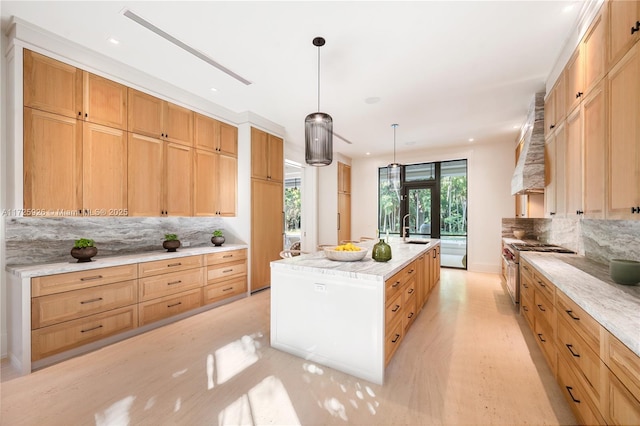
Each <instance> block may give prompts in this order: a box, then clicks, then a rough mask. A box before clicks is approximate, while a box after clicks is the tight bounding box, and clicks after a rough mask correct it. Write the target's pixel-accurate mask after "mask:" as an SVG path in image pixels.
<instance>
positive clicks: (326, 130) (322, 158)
mask: <svg viewBox="0 0 640 426" xmlns="http://www.w3.org/2000/svg"><path fill="white" fill-rule="evenodd" d="M324 42H325V41H324V38H322V37H316V38H314V39H313V45H314V46H316V47H317V48H318V112H314V113H311V114H309V115H307V118H306V119H305V120H304V139H305V150H304V154H305V161H306V162H307V164H309V165H311V166H328V165H329V164H331V161H333V119H332V118H331V116H330V115H329V114H326V113H324V112H320V47H322V46H324Z"/></svg>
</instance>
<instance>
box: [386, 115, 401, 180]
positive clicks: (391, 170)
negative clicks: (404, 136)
mask: <svg viewBox="0 0 640 426" xmlns="http://www.w3.org/2000/svg"><path fill="white" fill-rule="evenodd" d="M391 127H393V163H391V164H389V165H388V166H387V179H388V180H389V184H391V185H392V186H393V187H394V188H399V187H400V169H401V167H402V166H401V165H400V164H399V163H397V162H396V128H398V125H397V124H392V125H391Z"/></svg>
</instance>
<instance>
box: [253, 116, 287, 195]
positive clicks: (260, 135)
mask: <svg viewBox="0 0 640 426" xmlns="http://www.w3.org/2000/svg"><path fill="white" fill-rule="evenodd" d="M251 177H252V178H254V179H266V180H272V181H275V182H282V181H283V177H284V142H283V140H282V139H281V138H279V137H277V136H274V135H272V134H269V133H267V132H263V131H262V130H259V129H256V128H255V127H252V128H251Z"/></svg>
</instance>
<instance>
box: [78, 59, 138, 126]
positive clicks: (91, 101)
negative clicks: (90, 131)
mask: <svg viewBox="0 0 640 426" xmlns="http://www.w3.org/2000/svg"><path fill="white" fill-rule="evenodd" d="M82 74H83V108H82V110H83V113H82V119H83V120H84V121H88V122H90V123H95V124H101V125H103V126H108V127H113V128H116V129H120V130H127V86H124V85H122V84H119V83H116V82H115V81H111V80H109V79H106V78H104V77H100V76H97V75H95V74H92V73H90V72H87V71H83V73H82Z"/></svg>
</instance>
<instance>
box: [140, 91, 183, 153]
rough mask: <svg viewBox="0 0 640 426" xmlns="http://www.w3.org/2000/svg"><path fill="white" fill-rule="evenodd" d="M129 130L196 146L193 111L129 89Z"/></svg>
mask: <svg viewBox="0 0 640 426" xmlns="http://www.w3.org/2000/svg"><path fill="white" fill-rule="evenodd" d="M128 110H129V131H130V132H132V133H137V134H140V135H145V136H150V137H152V138H160V139H163V140H167V141H169V142H174V143H179V144H182V145H187V146H192V145H193V114H194V113H193V111H191V110H188V109H186V108H183V107H180V106H178V105H175V104H172V103H171V102H167V101H164V100H162V99H158V98H156V97H155V96H151V95H147V94H146V93H142V92H140V91H138V90H134V89H131V88H130V89H129V109H128Z"/></svg>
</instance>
